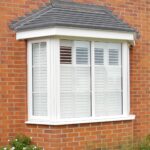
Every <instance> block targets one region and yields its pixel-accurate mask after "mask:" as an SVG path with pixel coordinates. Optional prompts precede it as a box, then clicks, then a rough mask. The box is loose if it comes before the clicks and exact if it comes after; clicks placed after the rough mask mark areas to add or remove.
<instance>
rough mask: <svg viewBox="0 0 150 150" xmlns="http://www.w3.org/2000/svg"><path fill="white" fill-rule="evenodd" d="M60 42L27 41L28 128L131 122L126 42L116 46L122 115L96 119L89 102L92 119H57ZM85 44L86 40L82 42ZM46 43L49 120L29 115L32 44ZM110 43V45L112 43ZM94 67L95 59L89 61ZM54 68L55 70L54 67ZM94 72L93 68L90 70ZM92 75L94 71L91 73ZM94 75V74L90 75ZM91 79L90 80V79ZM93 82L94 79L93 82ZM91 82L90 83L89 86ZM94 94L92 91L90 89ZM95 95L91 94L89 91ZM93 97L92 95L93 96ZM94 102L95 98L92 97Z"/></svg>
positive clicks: (47, 117)
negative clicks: (119, 57) (119, 50)
mask: <svg viewBox="0 0 150 150" xmlns="http://www.w3.org/2000/svg"><path fill="white" fill-rule="evenodd" d="M60 39H61V38H42V39H38V40H28V47H27V48H28V51H27V53H28V54H27V60H28V121H27V122H26V123H28V124H45V125H62V124H77V123H92V122H108V121H122V120H133V119H135V115H130V68H129V64H130V62H129V45H128V42H126V41H122V42H118V43H121V44H122V68H123V69H122V74H123V115H119V116H107V117H105V116H104V117H96V116H95V113H94V110H95V101H92V109H93V111H92V112H93V113H92V117H88V118H76V119H74V118H72V119H60V69H59V68H60V57H58V56H60ZM85 41H86V39H85ZM90 41H91V54H92V55H93V56H94V43H95V40H94V39H91V40H90ZM39 42H46V43H47V77H48V78H47V82H48V83H47V94H48V101H47V104H48V106H47V107H48V108H47V109H48V116H46V117H44V116H33V115H32V84H31V83H32V44H33V43H39ZM111 43H113V42H111ZM92 64H94V59H93V61H92ZM56 66H57V67H56ZM92 68H93V69H94V67H92ZM92 72H93V73H94V71H92ZM93 75H94V74H93ZM93 75H92V76H93ZM92 80H94V78H92ZM93 84H94V82H92V86H94V85H93ZM93 90H94V88H93ZM92 92H94V91H92ZM93 95H94V94H93ZM93 98H94V97H93Z"/></svg>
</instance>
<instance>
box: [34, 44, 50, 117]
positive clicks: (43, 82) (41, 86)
mask: <svg viewBox="0 0 150 150" xmlns="http://www.w3.org/2000/svg"><path fill="white" fill-rule="evenodd" d="M46 58H47V57H46V42H41V43H34V44H33V45H32V107H33V109H32V113H33V115H34V116H46V115H47V59H46Z"/></svg>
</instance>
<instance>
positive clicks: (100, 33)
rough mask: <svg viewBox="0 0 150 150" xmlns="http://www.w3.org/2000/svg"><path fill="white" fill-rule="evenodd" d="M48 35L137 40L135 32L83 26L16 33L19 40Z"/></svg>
mask: <svg viewBox="0 0 150 150" xmlns="http://www.w3.org/2000/svg"><path fill="white" fill-rule="evenodd" d="M47 36H66V37H68V36H70V37H83V38H96V39H114V40H126V41H132V42H134V40H135V35H134V33H133V32H121V31H120V32H119V31H106V30H96V29H82V28H69V27H52V28H46V29H36V30H30V31H20V32H17V33H16V39H17V40H24V39H31V38H40V37H47Z"/></svg>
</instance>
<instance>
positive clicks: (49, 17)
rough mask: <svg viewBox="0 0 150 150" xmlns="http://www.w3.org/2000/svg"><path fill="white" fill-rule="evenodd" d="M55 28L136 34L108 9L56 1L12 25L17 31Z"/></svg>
mask: <svg viewBox="0 0 150 150" xmlns="http://www.w3.org/2000/svg"><path fill="white" fill-rule="evenodd" d="M54 26H65V27H79V28H92V29H103V30H116V31H127V32H135V29H134V28H132V27H130V26H129V25H128V24H127V23H125V22H123V21H122V20H121V19H119V18H118V17H117V16H115V15H114V14H113V13H112V12H111V11H110V10H108V9H107V8H106V7H102V6H96V5H87V4H77V3H73V2H64V1H60V0H59V1H58V0H55V1H54V2H52V3H51V4H49V5H47V6H45V7H44V8H42V9H40V10H38V11H36V12H32V13H31V14H30V15H27V16H25V17H23V18H21V19H19V20H18V21H16V22H13V23H12V24H11V28H12V29H14V30H15V31H25V30H33V29H41V28H48V27H54Z"/></svg>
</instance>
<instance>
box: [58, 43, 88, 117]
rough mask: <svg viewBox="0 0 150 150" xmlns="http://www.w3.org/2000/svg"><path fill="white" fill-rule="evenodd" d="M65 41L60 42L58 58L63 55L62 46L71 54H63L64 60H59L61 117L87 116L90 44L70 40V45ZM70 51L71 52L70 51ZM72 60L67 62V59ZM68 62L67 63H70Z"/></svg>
mask: <svg viewBox="0 0 150 150" xmlns="http://www.w3.org/2000/svg"><path fill="white" fill-rule="evenodd" d="M68 45H69V44H68V43H67V42H66V41H65V42H64V41H62V42H61V47H60V52H61V53H60V58H62V57H63V53H62V51H63V50H62V48H63V49H64V47H65V49H67V48H68V52H66V55H68V53H69V54H70V53H71V55H68V56H72V58H69V57H67V56H65V57H64V58H65V61H64V60H63V61H60V63H61V68H60V74H61V77H60V81H61V83H60V88H61V89H60V91H61V96H60V102H61V106H60V107H61V118H79V117H89V116H90V114H91V110H90V107H91V106H90V103H91V102H90V61H89V60H90V44H89V42H78V41H76V42H74V44H73V43H72V42H70V45H71V46H70V47H68ZM73 45H74V47H73ZM70 51H71V52H70ZM68 58H69V60H72V61H70V62H72V63H71V64H68V63H67V62H68V61H67V60H68ZM70 62H69V63H70Z"/></svg>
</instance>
